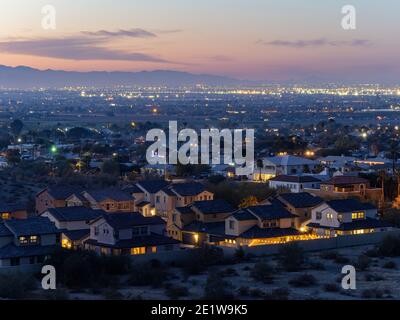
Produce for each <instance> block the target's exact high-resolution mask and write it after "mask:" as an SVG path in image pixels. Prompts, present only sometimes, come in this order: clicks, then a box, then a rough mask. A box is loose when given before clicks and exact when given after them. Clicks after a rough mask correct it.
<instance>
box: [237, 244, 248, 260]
mask: <svg viewBox="0 0 400 320" xmlns="http://www.w3.org/2000/svg"><path fill="white" fill-rule="evenodd" d="M245 258H246V253H245V252H244V250H243V248H242V247H240V248H239V249H236V251H235V259H236V260H237V261H243V260H245Z"/></svg>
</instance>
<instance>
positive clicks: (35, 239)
mask: <svg viewBox="0 0 400 320" xmlns="http://www.w3.org/2000/svg"><path fill="white" fill-rule="evenodd" d="M37 242H38V237H37V236H30V237H29V243H37Z"/></svg>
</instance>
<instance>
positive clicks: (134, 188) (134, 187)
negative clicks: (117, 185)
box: [122, 184, 143, 194]
mask: <svg viewBox="0 0 400 320" xmlns="http://www.w3.org/2000/svg"><path fill="white" fill-rule="evenodd" d="M122 191H125V192H129V193H131V194H132V193H143V190H142V189H140V188H139V187H138V186H137V185H135V184H134V185H131V186H128V187H125V188H123V189H122Z"/></svg>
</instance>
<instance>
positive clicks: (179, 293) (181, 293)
mask: <svg viewBox="0 0 400 320" xmlns="http://www.w3.org/2000/svg"><path fill="white" fill-rule="evenodd" d="M165 294H166V295H167V297H169V298H170V299H173V300H176V299H178V298H180V297H186V296H188V294H189V290H188V288H186V287H183V286H178V285H173V286H169V287H168V288H166V290H165Z"/></svg>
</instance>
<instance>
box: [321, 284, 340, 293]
mask: <svg viewBox="0 0 400 320" xmlns="http://www.w3.org/2000/svg"><path fill="white" fill-rule="evenodd" d="M324 290H325V291H326V292H339V291H340V287H339V286H338V285H337V284H336V283H326V284H324Z"/></svg>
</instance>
